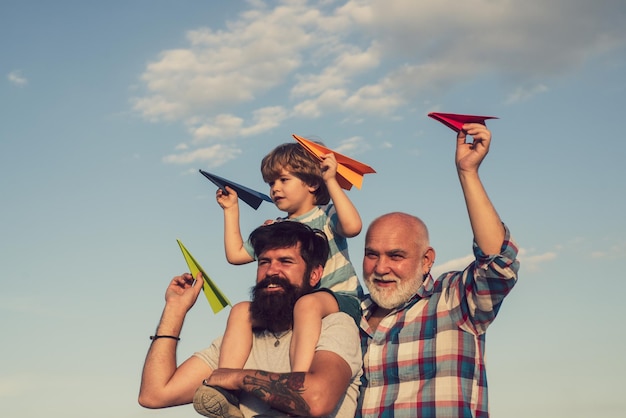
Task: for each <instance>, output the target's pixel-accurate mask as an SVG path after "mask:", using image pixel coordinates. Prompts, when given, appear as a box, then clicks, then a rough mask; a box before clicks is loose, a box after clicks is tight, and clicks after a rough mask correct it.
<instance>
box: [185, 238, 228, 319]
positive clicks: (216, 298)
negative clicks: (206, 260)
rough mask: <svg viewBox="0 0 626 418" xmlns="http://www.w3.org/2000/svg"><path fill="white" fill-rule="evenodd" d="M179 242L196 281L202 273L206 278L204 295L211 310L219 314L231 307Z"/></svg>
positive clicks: (203, 288)
mask: <svg viewBox="0 0 626 418" xmlns="http://www.w3.org/2000/svg"><path fill="white" fill-rule="evenodd" d="M176 242H178V246H179V247H180V250H181V251H182V252H183V256H184V257H185V261H186V262H187V266H188V267H189V272H190V273H191V275H192V276H193V278H194V279H195V278H196V276H197V275H198V272H201V273H202V277H203V278H204V284H203V285H202V290H203V291H204V295H205V296H206V298H207V300H208V301H209V305H211V309H213V313H218V312H219V311H221V310H222V309H223V308H225V307H226V305H230V306H232V305H231V304H230V301H229V300H228V298H227V297H226V295H224V294H223V293H222V291H221V290H220V289H219V288H218V287H217V286H216V285H215V283H213V280H211V278H210V277H209V275H208V274H206V272H205V271H204V270H203V269H202V266H201V265H200V264H198V262H197V261H196V260H195V259H194V258H193V256H192V255H191V254H190V253H189V251H187V249H186V248H185V246H184V245H183V243H182V242H180V240H178V239H177V240H176Z"/></svg>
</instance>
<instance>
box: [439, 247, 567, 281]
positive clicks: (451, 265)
mask: <svg viewBox="0 0 626 418" xmlns="http://www.w3.org/2000/svg"><path fill="white" fill-rule="evenodd" d="M529 252H532V251H528V250H526V249H524V248H520V249H519V252H518V257H517V259H518V260H519V262H520V268H522V269H524V270H525V271H537V270H539V267H540V266H541V264H544V263H547V262H550V261H552V260H555V259H556V258H557V253H555V252H553V251H548V252H545V253H541V254H528V253H529ZM472 261H474V256H473V255H472V254H468V255H466V256H464V257H460V258H456V259H453V260H449V261H446V262H444V263H442V264H435V265H434V266H433V268H432V271H431V274H432V275H433V277H434V278H437V277H438V276H439V275H441V274H442V273H445V272H448V271H460V270H463V269H464V268H465V267H467V266H468V265H469V264H470V263H471V262H472Z"/></svg>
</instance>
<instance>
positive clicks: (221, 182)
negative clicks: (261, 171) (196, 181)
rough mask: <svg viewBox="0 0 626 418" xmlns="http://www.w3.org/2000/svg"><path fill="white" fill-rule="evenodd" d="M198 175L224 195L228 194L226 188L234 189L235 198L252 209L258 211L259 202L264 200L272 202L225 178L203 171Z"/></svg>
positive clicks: (268, 198) (265, 196)
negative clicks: (207, 180) (237, 197)
mask: <svg viewBox="0 0 626 418" xmlns="http://www.w3.org/2000/svg"><path fill="white" fill-rule="evenodd" d="M200 173H201V174H202V175H203V176H204V177H206V178H207V179H209V180H210V181H211V182H212V183H213V184H215V185H216V186H217V187H219V188H220V189H222V191H223V192H224V193H226V194H228V192H227V191H226V186H228V187H231V188H233V189H235V191H236V192H237V196H239V198H240V199H241V200H243V201H244V202H246V203H247V204H248V205H250V206H252V207H253V208H254V209H258V208H259V206H260V205H261V202H262V201H264V200H265V201H267V202H271V201H272V199H271V198H270V197H269V196H267V195H264V194H263V193H261V192H257V191H256V190H252V189H249V188H247V187H245V186H242V185H241V184H237V183H234V182H232V181H230V180H226V179H225V178H223V177H219V176H216V175H215V174H211V173H207V172H206V171H204V170H200Z"/></svg>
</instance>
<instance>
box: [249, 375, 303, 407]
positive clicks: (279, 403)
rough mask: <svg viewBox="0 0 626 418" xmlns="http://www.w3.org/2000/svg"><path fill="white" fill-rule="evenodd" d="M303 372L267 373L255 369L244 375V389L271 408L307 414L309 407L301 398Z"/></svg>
mask: <svg viewBox="0 0 626 418" xmlns="http://www.w3.org/2000/svg"><path fill="white" fill-rule="evenodd" d="M304 375H305V373H304V372H295V373H268V372H264V371H257V372H255V373H254V375H248V376H245V377H244V380H243V383H244V385H245V386H246V391H248V392H250V393H251V394H253V395H254V396H256V397H257V398H260V399H262V400H263V401H265V402H267V403H268V404H269V405H271V406H272V407H273V408H276V409H280V410H281V411H284V412H288V413H295V414H298V415H309V412H310V408H309V405H308V404H307V403H306V401H305V400H304V399H303V398H302V392H304Z"/></svg>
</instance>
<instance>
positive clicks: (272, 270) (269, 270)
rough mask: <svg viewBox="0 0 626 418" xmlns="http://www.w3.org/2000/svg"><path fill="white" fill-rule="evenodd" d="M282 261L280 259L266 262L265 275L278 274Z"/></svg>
mask: <svg viewBox="0 0 626 418" xmlns="http://www.w3.org/2000/svg"><path fill="white" fill-rule="evenodd" d="M279 266H280V263H279V262H278V261H275V260H273V261H270V262H269V263H268V264H266V266H265V267H266V269H265V276H275V275H278V272H279V268H278V267H279Z"/></svg>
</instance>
